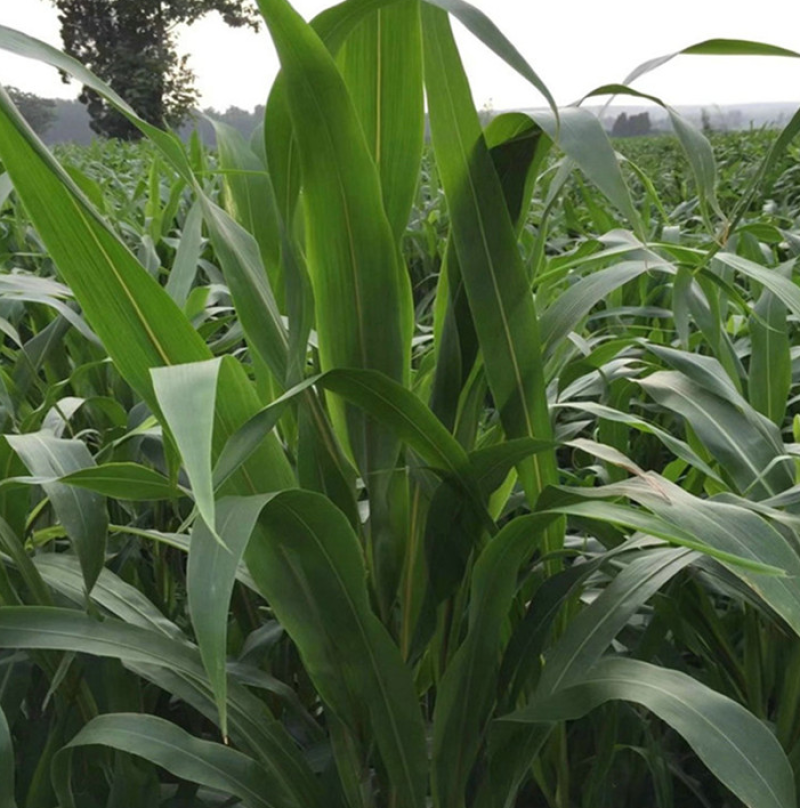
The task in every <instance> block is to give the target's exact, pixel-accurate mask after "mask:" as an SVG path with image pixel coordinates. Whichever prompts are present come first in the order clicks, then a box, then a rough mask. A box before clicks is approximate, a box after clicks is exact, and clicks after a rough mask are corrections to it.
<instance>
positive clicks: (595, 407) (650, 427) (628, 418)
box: [554, 401, 721, 482]
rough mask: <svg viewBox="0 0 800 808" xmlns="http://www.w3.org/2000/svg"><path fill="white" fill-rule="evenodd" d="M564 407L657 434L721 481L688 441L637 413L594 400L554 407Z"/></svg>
mask: <svg viewBox="0 0 800 808" xmlns="http://www.w3.org/2000/svg"><path fill="white" fill-rule="evenodd" d="M562 407H563V408H564V409H572V410H576V411H578V412H585V413H588V414H589V415H594V416H595V417H597V418H598V419H601V420H609V421H614V422H616V423H621V424H625V425H626V426H629V427H632V428H633V429H636V430H638V431H640V432H644V433H646V434H649V435H655V436H656V437H657V438H658V439H659V440H660V441H661V442H662V443H663V444H664V446H666V447H667V449H669V450H670V451H671V452H672V453H673V454H674V455H675V456H676V457H680V458H681V459H682V460H685V461H686V462H687V463H690V464H691V465H693V466H694V467H695V468H696V469H698V470H699V471H702V472H703V474H705V475H706V476H708V477H710V478H711V479H712V480H717V481H719V482H721V480H720V478H719V476H718V475H717V473H716V472H715V471H714V470H713V469H712V468H711V467H710V466H709V465H708V464H707V463H706V462H705V461H704V460H703V459H702V458H701V457H700V456H699V455H698V454H697V452H695V451H694V450H693V449H692V447H691V446H689V444H688V443H686V442H685V441H682V440H680V439H678V438H676V437H675V436H674V435H672V434H671V433H670V432H667V431H666V430H665V429H661V428H660V427H658V426H656V425H655V424H652V423H650V422H649V421H645V420H643V419H642V418H637V417H636V416H635V415H631V414H630V413H627V412H620V411H619V410H616V409H614V408H613V407H607V406H605V405H604V404H596V403H595V402H593V401H577V402H569V403H567V402H565V403H563V404H556V405H555V407H554V409H560V408H562Z"/></svg>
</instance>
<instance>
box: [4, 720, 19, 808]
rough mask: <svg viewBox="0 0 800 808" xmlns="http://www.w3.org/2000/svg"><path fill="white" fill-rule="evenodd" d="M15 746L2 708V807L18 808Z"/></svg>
mask: <svg viewBox="0 0 800 808" xmlns="http://www.w3.org/2000/svg"><path fill="white" fill-rule="evenodd" d="M14 769H15V766H14V746H13V744H12V742H11V732H10V730H9V728H8V722H7V721H6V716H5V713H4V712H3V710H2V708H0V808H17V803H16V802H15V800H14Z"/></svg>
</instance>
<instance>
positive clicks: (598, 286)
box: [541, 260, 675, 353]
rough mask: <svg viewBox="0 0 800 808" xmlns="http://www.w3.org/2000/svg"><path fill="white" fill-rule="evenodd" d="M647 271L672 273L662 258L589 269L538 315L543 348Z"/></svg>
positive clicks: (553, 346)
mask: <svg viewBox="0 0 800 808" xmlns="http://www.w3.org/2000/svg"><path fill="white" fill-rule="evenodd" d="M651 270H659V271H662V272H663V271H666V272H669V273H673V272H674V271H675V270H674V268H673V266H672V265H671V264H670V263H669V262H667V261H663V262H660V263H653V262H651V261H647V260H645V261H622V262H620V263H618V264H614V266H611V267H608V268H607V269H601V270H599V271H596V272H592V273H591V274H589V275H587V276H586V277H585V278H582V279H581V280H579V281H578V282H577V283H575V284H573V285H572V286H570V287H569V288H568V289H566V291H564V292H563V293H561V294H560V295H559V296H558V297H557V298H556V299H555V300H554V301H553V302H552V303H551V304H550V305H549V306H548V307H547V309H546V310H545V312H544V313H543V314H542V319H541V327H542V335H543V337H544V340H545V351H546V352H547V353H552V352H553V351H554V350H555V349H556V348H557V347H558V346H559V345H561V343H562V342H563V340H564V339H565V338H566V337H567V336H568V335H569V333H570V332H571V331H572V330H573V329H574V328H576V327H577V325H578V324H579V323H580V321H581V320H582V319H583V318H584V317H585V316H586V315H587V314H588V313H589V312H590V311H591V310H592V309H593V308H594V307H595V306H596V305H597V304H598V303H599V302H600V301H601V300H603V299H604V298H605V297H606V296H607V295H609V294H611V292H613V291H614V290H615V289H618V288H619V287H620V286H623V285H624V284H626V283H628V282H629V281H632V280H633V279H634V278H638V277H639V276H640V275H643V274H644V273H645V272H649V271H651Z"/></svg>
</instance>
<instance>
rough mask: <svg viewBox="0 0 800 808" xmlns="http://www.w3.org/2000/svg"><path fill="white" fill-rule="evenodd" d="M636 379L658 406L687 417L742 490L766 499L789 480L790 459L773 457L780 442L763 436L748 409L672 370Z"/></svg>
mask: <svg viewBox="0 0 800 808" xmlns="http://www.w3.org/2000/svg"><path fill="white" fill-rule="evenodd" d="M639 384H640V385H641V386H642V388H644V390H645V391H646V392H647V393H648V394H649V395H650V396H651V397H652V398H653V399H654V400H655V401H657V402H658V403H659V404H660V405H661V406H663V407H666V408H667V409H669V410H671V411H672V412H676V413H678V414H679V415H681V416H683V417H684V418H685V419H686V420H687V422H688V423H689V424H690V425H691V427H692V429H693V430H694V431H695V433H696V434H697V436H698V438H699V439H700V440H701V441H702V442H703V444H704V445H705V446H706V448H707V449H708V450H709V451H710V452H711V454H712V455H714V457H715V458H716V459H717V461H718V462H719V463H720V464H721V466H722V468H723V469H724V470H725V472H726V473H727V474H728V475H730V478H731V479H732V480H733V481H734V483H735V484H736V486H737V487H738V489H739V492H740V493H743V494H748V495H751V496H753V497H754V498H755V499H764V498H765V497H767V496H774V495H775V494H778V493H780V492H781V491H783V490H785V489H786V488H789V487H790V486H791V485H792V482H793V479H792V476H791V471H790V469H791V464H790V462H789V461H779V462H777V463H776V461H778V459H779V458H780V456H781V455H782V454H783V447H782V446H781V447H780V448H779V447H778V446H776V445H775V443H776V441H775V440H771V441H770V440H766V439H765V436H764V431H763V428H759V424H758V423H756V422H755V419H754V418H752V417H748V416H749V415H750V413H749V412H747V411H745V412H744V413H742V412H740V411H739V410H738V409H737V408H736V407H735V406H734V405H733V404H732V403H731V402H730V400H728V399H723V398H720V397H719V396H717V395H714V394H713V393H709V392H707V391H706V390H704V389H703V388H702V387H700V385H698V384H695V382H694V381H692V380H691V379H688V378H687V377H686V376H684V375H683V374H682V373H678V372H676V371H658V372H656V373H653V374H651V375H650V376H648V377H647V378H645V379H641V380H640V381H639ZM745 406H746V407H747V410H749V411H750V412H753V414H754V415H757V414H756V413H754V411H752V408H751V407H750V406H749V405H748V404H746V403H745ZM759 417H760V416H759Z"/></svg>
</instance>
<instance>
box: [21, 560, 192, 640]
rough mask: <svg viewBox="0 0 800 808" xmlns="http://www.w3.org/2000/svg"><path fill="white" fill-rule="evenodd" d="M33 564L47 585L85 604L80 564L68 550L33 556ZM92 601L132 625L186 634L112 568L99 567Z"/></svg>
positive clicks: (179, 637)
mask: <svg viewBox="0 0 800 808" xmlns="http://www.w3.org/2000/svg"><path fill="white" fill-rule="evenodd" d="M33 563H34V566H35V567H36V570H37V572H38V573H39V575H41V577H42V580H43V581H44V582H45V583H46V584H47V585H48V586H51V587H52V588H53V589H55V590H56V591H57V592H60V593H61V594H62V595H64V596H65V597H67V598H69V600H71V601H72V602H73V603H74V604H75V605H76V606H79V607H82V606H83V605H84V604H85V601H86V598H85V595H84V591H83V579H82V577H81V572H80V566H79V564H78V562H77V560H76V559H75V558H73V557H72V556H70V555H67V554H66V553H41V554H39V555H36V556H34V559H33ZM91 598H92V601H93V602H94V603H96V604H98V605H99V606H101V607H102V608H103V609H105V610H106V611H108V612H110V613H111V614H112V615H114V616H115V617H118V618H119V619H120V620H123V621H125V622H126V623H130V624H131V625H135V626H141V627H142V628H147V629H151V630H153V631H157V632H159V633H160V634H163V635H164V636H165V637H170V638H171V639H173V640H177V641H179V642H182V643H188V639H187V637H186V635H185V634H184V633H183V632H182V631H181V630H180V629H179V628H178V627H177V626H176V625H175V623H173V622H172V621H171V620H168V619H167V618H166V617H164V615H163V614H162V613H161V612H160V611H159V610H158V609H157V608H156V607H155V606H154V605H153V604H152V603H151V602H150V601H149V600H148V599H147V598H146V597H145V596H144V595H143V594H142V593H141V592H140V591H139V590H138V589H136V587H134V586H131V584H129V583H126V582H125V581H123V580H122V579H121V578H120V577H118V576H117V575H115V574H114V573H113V572H111V570H109V569H103V570H101V571H100V576H99V577H98V579H97V583H96V584H95V585H94V588H93V589H92V592H91Z"/></svg>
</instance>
